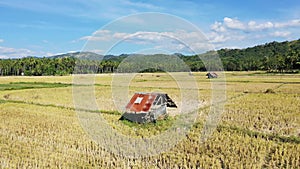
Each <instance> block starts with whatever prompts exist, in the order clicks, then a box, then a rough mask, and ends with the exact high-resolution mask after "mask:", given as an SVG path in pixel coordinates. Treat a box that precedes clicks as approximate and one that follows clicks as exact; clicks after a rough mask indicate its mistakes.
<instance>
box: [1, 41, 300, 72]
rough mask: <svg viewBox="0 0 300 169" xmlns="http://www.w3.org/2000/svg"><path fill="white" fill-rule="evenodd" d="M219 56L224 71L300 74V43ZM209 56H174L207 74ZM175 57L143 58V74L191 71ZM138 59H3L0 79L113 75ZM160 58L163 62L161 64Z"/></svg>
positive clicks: (269, 45) (84, 55)
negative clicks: (206, 60) (21, 76)
mask: <svg viewBox="0 0 300 169" xmlns="http://www.w3.org/2000/svg"><path fill="white" fill-rule="evenodd" d="M217 53H218V55H219V56H220V58H221V60H222V62H223V67H224V70H227V71H245V70H246V71H248V70H265V71H267V72H280V73H284V72H288V73H291V72H299V70H300V39H299V40H295V41H290V42H288V41H285V42H271V43H267V44H264V45H259V46H255V47H249V48H246V49H221V50H218V51H217ZM210 54H215V52H207V53H205V54H201V55H193V56H184V55H182V54H174V55H176V56H177V57H179V58H181V59H182V60H183V61H184V62H185V63H186V64H187V65H188V66H189V68H190V69H191V71H206V68H205V66H204V64H203V62H202V61H201V59H200V58H201V57H209V56H210ZM174 55H162V54H156V55H149V56H147V55H141V56H143V57H142V58H143V62H148V63H151V65H150V66H151V68H150V69H149V68H148V69H146V70H142V71H143V72H155V71H161V70H169V71H188V70H186V69H184V68H178V67H176V63H178V60H176V62H168V61H167V60H168V58H169V57H172V56H173V57H174ZM136 56H138V55H127V54H122V55H120V56H113V55H107V56H102V55H98V54H95V53H91V52H81V53H80V52H78V53H69V54H63V55H58V56H52V57H43V58H39V57H26V58H21V59H1V60H0V75H1V76H14V75H15V76H17V75H22V74H24V75H28V76H43V75H67V74H72V73H110V72H114V71H115V70H117V68H118V66H119V64H120V63H121V62H122V61H123V60H124V59H125V58H127V57H136ZM199 56H200V57H199ZM161 58H163V60H164V61H160V60H159V59H161ZM165 59H166V60H165ZM100 60H101V61H100ZM153 63H155V64H153ZM126 66H127V67H126ZM132 66H136V64H130V63H127V64H122V70H120V69H119V70H118V71H121V72H130V71H131V70H132Z"/></svg>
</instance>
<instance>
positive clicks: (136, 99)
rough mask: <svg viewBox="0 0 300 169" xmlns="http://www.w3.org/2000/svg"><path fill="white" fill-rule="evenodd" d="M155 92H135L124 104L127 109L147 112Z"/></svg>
mask: <svg viewBox="0 0 300 169" xmlns="http://www.w3.org/2000/svg"><path fill="white" fill-rule="evenodd" d="M156 96H157V94H156V93H135V94H134V95H133V96H132V98H131V100H130V101H129V103H128V104H127V106H126V110H127V111H131V112H147V111H149V109H150V108H151V106H152V103H153V102H154V100H155V98H156Z"/></svg>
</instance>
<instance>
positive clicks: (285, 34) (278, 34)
mask: <svg viewBox="0 0 300 169" xmlns="http://www.w3.org/2000/svg"><path fill="white" fill-rule="evenodd" d="M270 35H271V36H274V37H282V38H288V37H289V36H290V35H291V32H288V31H275V32H273V33H271V34H270Z"/></svg>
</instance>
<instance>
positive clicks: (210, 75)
mask: <svg viewBox="0 0 300 169" xmlns="http://www.w3.org/2000/svg"><path fill="white" fill-rule="evenodd" d="M206 76H207V78H209V79H213V78H218V74H217V73H215V72H209V73H207V74H206Z"/></svg>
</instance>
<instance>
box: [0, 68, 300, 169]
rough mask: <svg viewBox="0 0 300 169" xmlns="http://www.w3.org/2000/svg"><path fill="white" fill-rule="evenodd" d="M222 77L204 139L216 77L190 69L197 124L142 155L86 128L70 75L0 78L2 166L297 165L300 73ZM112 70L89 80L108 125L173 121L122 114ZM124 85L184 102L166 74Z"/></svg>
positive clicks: (159, 128)
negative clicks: (215, 113)
mask: <svg viewBox="0 0 300 169" xmlns="http://www.w3.org/2000/svg"><path fill="white" fill-rule="evenodd" d="M225 76H226V98H227V99H226V102H225V108H224V111H223V112H222V114H221V120H220V121H219V123H218V124H217V127H216V129H215V130H214V132H213V133H212V135H211V136H210V137H209V138H208V139H207V140H206V141H205V142H203V141H201V140H200V139H199V138H200V137H201V133H202V130H203V124H204V123H205V119H206V117H207V115H208V114H209V108H210V103H211V98H212V96H211V95H212V90H213V88H212V87H211V83H212V82H213V80H214V79H213V80H210V79H207V78H206V76H205V73H193V78H194V79H195V81H196V83H197V85H198V94H199V95H198V96H199V97H198V99H199V102H200V103H201V105H202V106H201V107H200V108H199V110H198V113H199V116H198V117H197V119H196V121H195V123H194V124H193V126H192V127H191V129H190V130H189V131H188V133H187V135H186V136H185V137H184V138H183V139H182V140H181V141H180V142H178V143H177V144H176V145H174V146H173V147H172V148H171V149H169V150H167V151H165V152H163V153H161V154H156V155H153V156H145V157H141V158H129V157H126V156H122V155H119V154H114V153H112V152H109V151H107V149H106V148H105V147H102V146H100V145H99V144H98V143H97V142H95V141H94V140H93V139H92V138H91V137H90V136H89V135H88V134H87V133H86V131H85V130H84V129H83V128H82V126H81V124H80V120H79V119H78V116H77V113H76V110H75V109H74V101H73V99H74V95H73V90H72V88H73V86H72V80H73V76H49V77H0V168H299V166H300V74H265V73H264V72H226V73H225ZM113 77H114V75H112V74H103V75H102V74H101V75H95V85H94V91H95V93H94V94H95V101H96V103H97V106H98V109H99V110H98V111H97V113H99V114H100V115H101V116H103V117H104V119H105V120H106V123H107V124H109V125H110V126H111V127H112V128H113V129H115V130H116V131H117V132H119V133H122V134H123V135H127V136H128V137H137V138H144V137H152V136H155V135H158V134H159V133H161V132H163V131H165V130H167V129H168V127H170V126H171V125H172V123H173V122H174V119H176V115H173V116H170V117H168V119H166V120H162V121H159V122H157V123H155V124H132V123H130V122H124V121H120V120H119V118H120V116H121V113H122V112H119V110H118V109H117V106H116V105H115V103H114V100H113V99H112V93H113V89H112V79H113ZM85 87H86V86H82V90H85ZM128 89H129V95H128V99H129V98H130V96H131V95H132V94H133V93H134V92H139V91H146V92H153V91H155V92H157V91H158V92H165V93H168V95H169V96H170V97H171V98H172V99H173V100H174V101H175V102H176V103H179V102H181V97H180V89H179V88H178V84H177V83H176V81H174V79H173V78H172V77H171V76H170V75H168V74H165V73H144V74H136V75H135V77H134V78H133V79H131V82H130V84H129V86H128ZM121 106H123V105H121ZM123 107H125V105H124V106H123Z"/></svg>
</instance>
